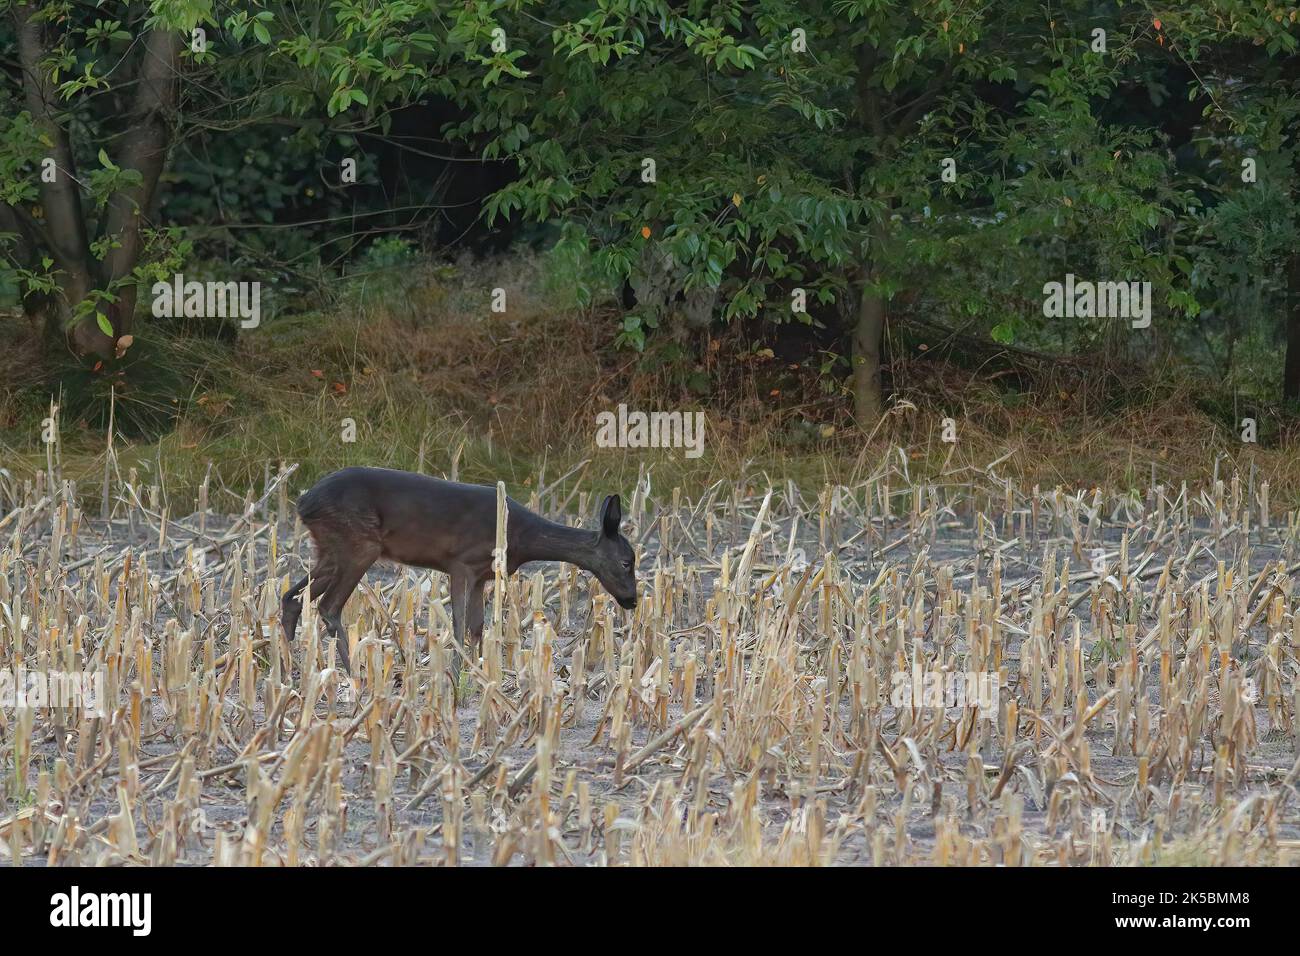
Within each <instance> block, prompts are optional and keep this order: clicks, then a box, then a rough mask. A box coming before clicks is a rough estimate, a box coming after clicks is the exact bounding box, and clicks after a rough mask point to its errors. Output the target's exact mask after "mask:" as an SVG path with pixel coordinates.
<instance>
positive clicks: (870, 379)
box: [852, 277, 885, 431]
mask: <svg viewBox="0 0 1300 956" xmlns="http://www.w3.org/2000/svg"><path fill="white" fill-rule="evenodd" d="M868 282H870V277H868V279H867V280H865V281H864V282H863V287H862V299H861V301H860V302H859V303H858V319H857V323H856V324H855V325H854V327H853V356H852V361H853V417H854V418H855V419H856V420H857V423H858V427H859V428H860V429H862V430H863V431H868V430H870V429H872V428H874V427H875V425H876V422H878V421H880V416H881V414H882V413H883V411H884V408H885V401H884V396H883V394H882V392H881V387H880V342H881V335H882V333H883V332H884V328H885V300H884V298H883V297H881V296H880V295H879V294H877V293H875V292H872V291H870V290H869V289H868V287H867V283H868Z"/></svg>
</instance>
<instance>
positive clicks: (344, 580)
mask: <svg viewBox="0 0 1300 956" xmlns="http://www.w3.org/2000/svg"><path fill="white" fill-rule="evenodd" d="M379 552H380V546H379V542H378V541H375V542H368V543H366V544H363V545H360V546H358V547H357V548H356V550H355V551H354V552H353V553H352V554H350V555H348V557H347V559H346V562H345V563H343V564H342V565H341V566H340V569H339V573H338V574H337V575H336V576H335V577H334V578H333V580H331V581H330V584H329V587H328V588H327V589H326V590H325V593H324V595H323V596H322V597H321V602H320V616H321V618H322V620H324V621H325V626H326V627H327V628H328V629H329V632H330V634H332V635H333V636H334V646H335V648H336V649H337V650H338V652H339V663H340V664H342V665H343V670H345V671H346V672H347V673H349V674H351V673H352V662H351V660H350V659H349V656H348V635H347V631H346V630H344V628H343V606H344V605H345V604H347V603H348V598H350V597H351V596H352V592H353V591H355V590H356V588H357V585H358V584H359V583H361V579H362V578H363V577H365V575H366V572H367V571H369V570H370V566H371V565H372V564H374V563H375V561H376V560H378V558H379ZM313 590H315V589H314V588H313Z"/></svg>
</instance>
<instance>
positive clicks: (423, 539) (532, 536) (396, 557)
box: [280, 468, 637, 672]
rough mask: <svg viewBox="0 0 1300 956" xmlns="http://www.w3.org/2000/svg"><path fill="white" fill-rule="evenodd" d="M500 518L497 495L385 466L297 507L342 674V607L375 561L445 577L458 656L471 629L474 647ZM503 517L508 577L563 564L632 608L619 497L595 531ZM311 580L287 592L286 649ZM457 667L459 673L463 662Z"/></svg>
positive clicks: (323, 489) (516, 509)
mask: <svg viewBox="0 0 1300 956" xmlns="http://www.w3.org/2000/svg"><path fill="white" fill-rule="evenodd" d="M496 511H497V498H496V489H495V488H489V487H487V486H485V485H466V484H461V483H459V482H455V481H443V480H441V479H438V478H430V477H429V476H427V475H419V474H415V473H413V472H409V471H393V470H390V469H388V468H344V469H343V470H342V471H336V472H334V473H333V474H331V475H326V476H325V477H324V478H322V479H321V480H320V481H318V482H317V483H316V484H315V485H313V486H312V487H311V488H310V489H309V490H308V491H307V492H306V493H304V494H303V496H302V497H301V498H299V499H298V514H299V516H300V517H301V518H302V520H303V523H304V524H305V525H306V526H307V529H308V530H309V531H310V532H311V536H312V539H313V540H314V541H315V542H316V564H315V566H314V567H313V568H312V573H311V576H310V580H311V599H312V600H315V599H317V598H320V615H321V619H322V620H324V622H325V626H326V628H327V629H328V630H329V632H330V634H331V635H332V636H333V637H334V640H335V644H336V646H337V647H338V652H339V660H340V662H341V663H342V664H343V668H344V670H347V671H349V672H351V666H350V662H349V660H348V643H347V635H346V634H345V632H344V630H343V622H342V615H343V605H345V604H346V603H347V601H348V598H349V597H351V595H352V592H353V591H354V590H355V589H356V586H357V584H359V583H360V581H361V578H362V577H363V576H364V575H365V573H366V570H367V569H368V568H369V567H370V566H371V565H372V564H374V563H375V561H377V560H378V559H380V558H388V559H389V560H391V561H396V562H398V563H400V564H406V565H411V566H413V567H417V568H432V569H433V570H435V571H442V572H443V573H444V574H447V575H449V576H450V577H451V620H452V632H453V634H454V636H455V639H456V643H457V644H458V645H459V646H460V647H461V648H464V647H465V634H466V632H467V631H468V633H469V634H470V635H471V636H472V637H473V639H474V641H475V643H476V644H477V642H478V641H479V640H480V639H481V638H482V636H483V585H484V584H486V583H487V582H488V581H489V580H490V579H491V578H492V549H493V547H494V546H495V545H496ZM507 511H508V518H507V521H506V570H507V573H509V574H513V573H514V571H515V569H516V568H518V567H519V566H520V565H521V564H526V563H527V562H529V561H567V562H568V563H569V564H576V565H577V566H578V567H580V568H582V569H583V570H584V571H590V572H591V573H592V574H594V575H595V576H596V577H597V578H598V579H599V580H600V583H601V584H603V585H604V586H605V590H607V591H608V592H609V593H610V594H612V595H613V596H614V599H615V600H616V601H618V603H619V604H620V605H622V606H623V607H624V608H627V609H629V610H631V609H632V608H634V607H636V599H637V590H636V573H635V569H636V562H635V554H634V553H633V551H632V546H631V545H630V544H628V541H627V539H626V538H625V537H623V535H621V534H620V533H619V530H618V527H619V523H620V522H621V521H622V517H623V508H622V505H621V504H620V502H619V498H618V495H610V496H609V497H608V498H606V499H605V502H604V504H602V505H601V508H600V526H599V528H598V529H597V530H596V531H594V532H593V531H584V530H582V529H580V528H570V527H567V526H566V525H562V524H556V523H555V522H554V521H548V520H547V519H545V518H543V517H541V516H540V515H536V514H534V513H533V512H531V511H529V510H528V509H527V508H525V507H524V506H523V505H521V504H519V503H518V502H517V501H515V500H513V499H509V501H508V504H507ZM308 580H309V579H308V578H303V579H302V580H301V581H299V582H298V583H297V584H295V585H294V586H293V587H291V588H290V589H289V590H288V591H287V592H286V593H285V595H284V599H283V601H281V603H280V612H281V613H280V621H281V624H282V625H283V627H284V633H285V636H286V637H287V638H288V639H289V641H290V642H292V641H293V638H294V633H295V632H296V631H297V630H298V618H299V616H300V615H301V614H302V599H301V598H300V597H299V595H300V594H301V593H302V591H303V589H304V588H305V587H306V586H307V581H308ZM453 668H454V670H455V671H456V672H459V670H460V659H459V657H457V658H455V663H454V664H453Z"/></svg>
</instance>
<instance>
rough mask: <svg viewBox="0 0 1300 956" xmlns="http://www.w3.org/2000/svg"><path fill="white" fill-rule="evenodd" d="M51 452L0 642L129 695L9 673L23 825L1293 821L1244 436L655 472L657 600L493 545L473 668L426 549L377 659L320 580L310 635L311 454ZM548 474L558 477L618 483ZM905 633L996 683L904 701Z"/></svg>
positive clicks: (1059, 831) (3, 818) (206, 856)
mask: <svg viewBox="0 0 1300 956" xmlns="http://www.w3.org/2000/svg"><path fill="white" fill-rule="evenodd" d="M49 469H50V470H49V471H43V472H39V473H37V474H36V475H35V476H34V477H33V478H32V479H31V480H28V481H24V482H17V481H10V482H8V483H7V484H6V485H5V486H3V487H0V495H3V496H4V497H5V499H6V500H4V501H3V502H0V503H2V504H3V505H4V510H3V512H0V514H3V517H0V548H2V550H0V668H8V669H10V670H12V671H18V670H19V669H20V668H26V669H27V670H28V671H33V670H62V671H96V670H98V671H102V672H103V674H104V675H105V676H104V680H105V691H106V700H107V706H106V708H105V713H104V714H103V715H102V716H94V715H88V714H84V713H80V712H77V711H68V710H62V709H56V708H37V709H21V710H16V709H14V708H12V707H8V708H5V709H3V710H0V766H2V767H3V770H4V782H3V787H2V788H0V800H2V802H0V859H7V860H8V862H10V863H13V864H30V863H33V862H45V863H48V864H50V865H76V864H82V865H99V864H120V863H128V864H130V863H134V864H154V865H168V864H173V863H182V862H183V863H188V864H213V865H223V866H224V865H254V866H276V865H287V866H300V865H317V866H325V865H372V864H390V865H412V864H421V865H442V864H445V865H449V866H455V865H483V864H496V865H505V864H516V865H517V864H536V865H552V864H555V865H566V864H578V865H588V864H595V865H602V864H604V865H665V864H672V865H681V864H701V865H755V864H758V865H764V864H776V865H830V864H836V863H840V864H846V863H853V864H874V865H877V866H889V865H932V864H938V865H947V864H957V865H995V864H1001V865H1018V866H1028V865H1088V866H1106V865H1129V864H1161V863H1180V862H1181V863H1185V862H1199V863H1207V864H1287V863H1294V862H1295V861H1296V859H1297V849H1298V848H1300V808H1298V807H1297V804H1298V803H1300V800H1296V799H1294V798H1295V796H1296V793H1295V786H1296V781H1297V774H1298V773H1300V763H1297V761H1296V753H1297V744H1296V742H1297V734H1298V733H1300V724H1298V723H1297V720H1296V714H1297V709H1298V708H1300V684H1298V683H1297V680H1296V674H1297V657H1296V648H1297V640H1298V639H1300V634H1298V632H1300V616H1298V615H1297V598H1296V594H1295V586H1294V574H1295V572H1296V571H1297V570H1300V564H1296V563H1294V562H1295V560H1296V557H1295V555H1296V550H1297V545H1296V539H1297V531H1298V530H1300V529H1298V527H1297V515H1296V514H1294V513H1292V514H1280V515H1279V514H1273V515H1270V514H1269V503H1268V489H1267V487H1266V486H1264V487H1259V488H1254V487H1252V486H1251V482H1250V481H1249V480H1247V479H1243V478H1240V477H1238V476H1233V477H1232V478H1230V479H1228V480H1227V481H1224V480H1214V481H1211V482H1210V483H1209V485H1208V486H1207V487H1204V488H1200V489H1190V488H1188V487H1187V486H1185V485H1184V486H1181V487H1179V488H1177V489H1171V488H1164V487H1152V488H1149V489H1147V490H1145V491H1142V492H1128V493H1124V494H1110V493H1103V492H1102V491H1100V490H1088V491H1068V490H1066V489H1062V488H1054V489H1042V488H1037V487H1035V488H1018V487H1014V486H1013V485H1012V484H1011V483H1009V482H1003V481H1000V480H998V479H996V478H994V477H992V474H991V470H990V471H989V472H986V473H984V474H982V475H980V476H979V477H978V479H976V480H967V481H962V482H957V481H953V482H952V483H951V484H947V485H942V484H940V485H935V484H917V483H912V482H910V481H908V480H907V476H906V474H905V472H903V471H900V469H899V467H897V466H894V465H890V466H887V467H884V468H882V470H881V471H880V473H878V474H876V475H874V476H872V477H871V478H869V479H867V480H864V481H862V482H860V483H858V484H856V485H854V486H839V487H834V488H831V487H827V488H825V489H824V490H823V491H822V492H821V493H820V494H818V495H816V496H815V500H813V501H812V502H811V503H810V502H808V501H806V500H805V499H804V497H803V496H802V495H801V493H800V491H799V490H798V489H796V488H795V487H793V486H791V485H787V486H786V487H784V488H767V487H764V486H762V485H756V483H755V484H750V483H743V484H737V485H735V486H723V485H721V484H719V485H715V486H714V487H713V488H711V489H710V490H709V491H708V492H707V493H706V494H704V495H702V496H701V497H700V498H698V499H697V500H694V501H692V500H689V499H688V498H687V497H686V496H685V495H683V494H682V493H681V491H680V490H679V489H673V490H672V491H671V493H670V494H669V495H665V496H662V497H659V496H656V495H655V494H653V493H652V489H651V483H650V480H649V476H648V475H643V477H642V480H641V481H639V482H638V485H637V488H636V492H635V494H634V495H633V496H632V501H631V507H630V509H629V516H628V517H629V520H630V522H631V525H632V529H633V530H632V532H631V535H630V537H632V539H633V540H634V541H637V542H639V548H638V550H639V554H640V556H641V564H640V574H641V578H642V583H643V590H644V593H645V597H644V599H643V600H642V602H641V604H640V606H639V608H638V610H637V611H636V612H635V614H634V615H624V614H623V613H622V612H621V611H619V610H618V609H617V607H616V606H615V605H614V604H613V602H612V601H611V600H609V599H608V597H607V596H606V595H605V594H604V593H603V592H602V591H600V590H599V588H598V587H593V588H589V582H587V581H585V580H584V578H585V576H584V575H582V574H581V573H580V572H578V571H576V570H574V569H572V568H568V567H559V566H547V567H545V568H542V569H540V570H531V571H530V569H527V568H526V569H525V570H524V571H523V572H521V573H520V574H517V575H516V576H515V578H513V579H507V578H505V576H504V574H501V573H498V574H497V575H496V580H495V585H494V587H495V594H496V595H497V596H498V598H499V599H498V600H496V601H495V602H494V607H493V608H492V609H491V611H490V613H489V615H488V624H487V628H486V633H485V636H484V640H483V644H482V647H481V649H479V650H478V651H477V652H474V653H471V654H470V658H471V659H469V660H467V661H466V662H465V665H464V672H465V677H464V680H463V681H462V683H461V686H459V687H455V686H452V683H451V680H450V677H449V674H450V673H451V672H452V668H451V666H450V665H451V663H452V660H453V658H452V655H453V654H457V653H459V652H458V651H457V649H455V648H454V647H452V646H451V644H450V633H451V624H450V617H449V613H448V610H447V605H446V598H445V588H446V585H445V582H444V581H443V580H442V579H441V577H440V576H437V575H434V576H432V578H430V576H428V575H421V574H417V573H415V572H406V571H400V570H399V571H393V570H392V569H389V570H387V571H385V572H383V574H382V575H376V574H374V573H372V575H371V581H370V582H369V583H366V584H363V585H362V587H361V588H360V589H359V590H358V592H357V594H356V595H355V596H354V597H353V599H352V601H351V603H350V604H349V607H348V618H347V620H348V621H349V640H350V643H351V645H352V659H353V660H354V661H355V662H357V673H356V676H355V677H354V678H348V677H347V676H346V675H344V674H343V673H342V672H341V671H340V670H338V669H337V667H336V665H335V662H334V655H333V650H332V647H331V646H330V645H329V643H328V642H326V641H323V640H322V639H321V633H322V630H323V629H320V628H318V626H317V619H316V615H315V614H314V612H313V611H312V609H310V608H307V609H306V610H305V613H304V621H303V624H304V626H302V627H301V628H300V630H299V636H298V638H297V640H296V642H295V643H294V644H292V645H290V644H289V643H287V642H286V641H285V640H284V638H283V637H282V636H281V632H280V628H279V623H278V609H279V598H280V595H281V593H282V591H283V589H284V587H285V585H286V583H287V580H288V578H290V577H291V576H292V575H293V574H295V573H297V572H298V571H299V569H300V568H301V567H302V566H303V564H304V562H305V561H306V560H307V559H308V558H309V555H308V553H307V547H308V542H307V539H306V537H305V536H304V534H303V533H302V529H301V528H300V527H298V526H297V525H296V523H295V521H294V519H293V516H292V509H291V505H290V500H289V495H288V494H287V479H288V478H289V476H290V474H291V469H286V468H284V467H283V466H281V467H280V469H279V470H278V471H277V472H276V473H274V474H271V473H269V472H268V476H267V480H266V482H265V487H264V488H263V491H262V493H261V494H260V495H257V494H255V493H254V492H253V491H249V492H248V493H247V494H245V495H244V496H243V502H242V506H239V509H238V513H237V514H236V515H234V516H229V515H226V516H222V515H219V514H217V513H215V512H213V511H212V510H211V507H210V499H211V498H215V497H217V493H216V489H210V487H209V482H208V481H207V480H205V481H204V483H203V486H202V489H201V493H200V500H199V501H197V502H194V503H192V504H193V509H191V508H190V507H186V508H184V509H180V510H182V511H185V512H190V511H191V510H193V513H189V514H186V515H185V516H184V517H178V516H177V514H178V509H177V507H176V503H175V502H168V501H167V500H166V496H165V494H164V493H163V491H162V490H161V489H160V488H158V487H144V486H142V485H141V484H140V483H139V480H138V476H136V475H135V474H134V473H131V474H129V475H128V476H126V478H125V479H123V478H121V477H115V478H114V480H113V481H112V482H111V483H110V476H109V472H108V470H107V469H106V472H105V479H104V490H103V495H102V501H97V502H96V506H97V507H96V510H97V511H100V510H102V514H103V515H104V516H111V517H110V518H109V520H104V518H103V517H100V518H95V519H92V518H90V517H88V516H87V515H86V514H85V513H83V511H82V510H81V508H80V506H79V504H78V502H80V501H82V500H83V499H82V498H81V497H80V496H79V495H78V493H77V489H76V488H75V487H73V486H72V485H71V483H68V482H63V481H61V480H60V479H59V478H58V469H57V463H56V462H54V461H53V460H51V462H50V463H49ZM540 478H541V476H539V480H538V481H537V482H536V484H535V485H534V487H537V488H544V491H543V492H542V493H541V494H538V493H534V494H533V496H532V501H531V502H530V504H531V505H532V506H533V507H534V508H537V509H540V510H543V511H549V512H551V513H552V514H558V513H561V512H564V511H568V510H569V508H571V507H573V506H575V505H576V510H575V511H574V512H573V513H577V514H586V513H587V512H588V511H589V507H588V505H589V504H590V501H592V500H595V499H594V498H593V493H594V490H593V489H586V488H582V487H581V486H580V484H578V483H576V482H570V483H569V484H568V487H567V488H559V487H555V486H551V487H546V486H545V483H544V482H543V481H541V480H540ZM238 498H239V495H238V494H236V495H234V496H233V497H232V500H238ZM110 499H111V500H110ZM504 514H505V512H504V509H501V510H500V517H499V521H501V522H502V524H503V523H504ZM504 541H505V538H504V527H501V528H500V529H499V537H498V546H499V547H500V548H503V547H504ZM502 558H503V559H504V555H502ZM914 667H915V668H920V669H921V670H923V671H926V672H954V673H961V674H965V673H994V674H996V675H997V682H998V684H999V685H1000V693H999V695H998V702H997V706H996V710H995V711H993V712H991V713H988V714H984V715H981V714H980V713H979V712H978V710H977V708H975V707H973V706H956V707H952V706H950V707H947V708H946V709H945V708H943V707H921V706H915V707H913V706H897V707H896V706H894V705H893V704H892V703H891V690H892V688H893V675H895V674H896V673H898V672H910V671H911V670H912V669H913V668H914Z"/></svg>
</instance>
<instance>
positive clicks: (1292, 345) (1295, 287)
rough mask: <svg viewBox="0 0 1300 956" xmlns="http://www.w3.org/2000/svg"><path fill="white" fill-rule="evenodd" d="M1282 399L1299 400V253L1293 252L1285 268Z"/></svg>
mask: <svg viewBox="0 0 1300 956" xmlns="http://www.w3.org/2000/svg"><path fill="white" fill-rule="evenodd" d="M1282 397H1283V398H1284V399H1300V253H1298V252H1293V253H1292V254H1291V257H1290V258H1289V259H1288V260H1287V268H1286V362H1285V364H1284V365H1283V369H1282Z"/></svg>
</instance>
